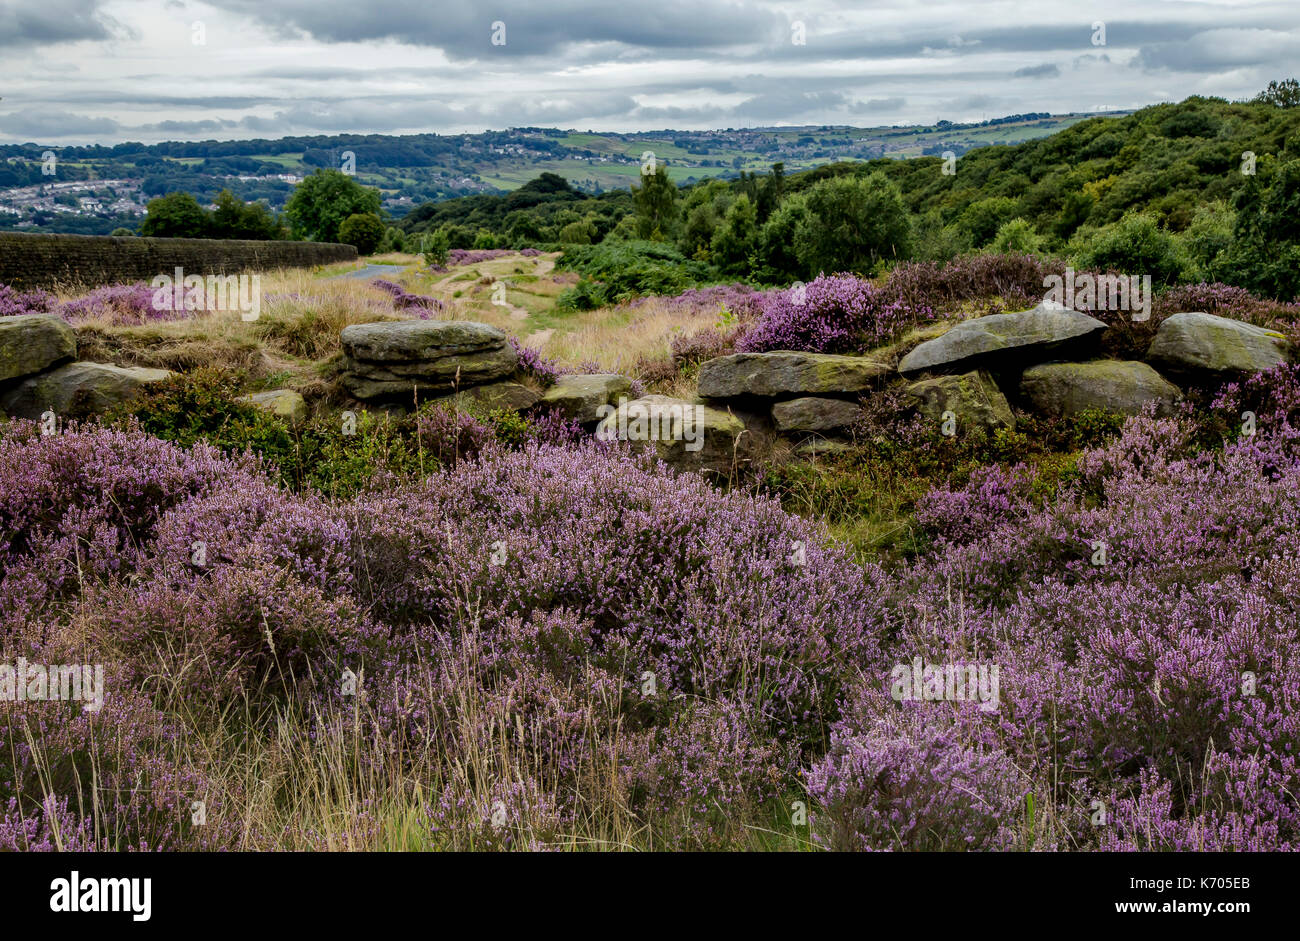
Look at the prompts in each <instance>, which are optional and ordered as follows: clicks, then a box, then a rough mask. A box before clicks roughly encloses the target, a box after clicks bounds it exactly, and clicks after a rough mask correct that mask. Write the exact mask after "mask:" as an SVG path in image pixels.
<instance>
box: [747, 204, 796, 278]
mask: <svg viewBox="0 0 1300 941" xmlns="http://www.w3.org/2000/svg"><path fill="white" fill-rule="evenodd" d="M807 218H808V200H807V199H805V198H804V196H803V195H802V194H799V195H796V196H791V197H789V198H788V199H786V200H784V201H783V202H782V203H781V205H780V206H778V207H777V209H776V211H775V212H774V213H772V215H771V217H770V218H769V219H768V220H767V224H766V225H764V226H763V229H762V231H761V232H760V233H759V237H758V259H759V270H758V271H757V272H756V276H757V277H758V279H759V280H760V281H763V282H766V283H777V284H779V283H782V282H786V281H789V280H791V279H793V278H803V277H807V276H808V272H807V271H806V270H805V269H804V266H803V265H802V263H801V262H800V261H799V256H798V255H796V254H795V250H794V237H795V232H796V231H797V230H798V228H799V226H800V225H801V224H802V223H803V222H804V221H805V220H806V219H807Z"/></svg>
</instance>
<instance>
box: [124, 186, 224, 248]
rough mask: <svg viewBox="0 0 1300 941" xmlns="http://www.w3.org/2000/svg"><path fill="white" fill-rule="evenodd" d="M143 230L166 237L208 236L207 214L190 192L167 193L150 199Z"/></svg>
mask: <svg viewBox="0 0 1300 941" xmlns="http://www.w3.org/2000/svg"><path fill="white" fill-rule="evenodd" d="M140 234H141V235H147V236H150V237H152V238H164V239H201V238H206V237H207V234H208V214H207V212H206V211H205V210H204V208H203V207H202V206H200V205H199V201H198V200H197V199H195V198H194V197H193V196H191V195H190V194H189V193H185V192H177V193H168V194H167V195H166V196H159V197H158V198H157V199H151V200H149V205H148V206H146V207H145V217H144V222H142V223H140Z"/></svg>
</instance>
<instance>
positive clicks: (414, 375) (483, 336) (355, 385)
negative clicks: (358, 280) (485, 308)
mask: <svg viewBox="0 0 1300 941" xmlns="http://www.w3.org/2000/svg"><path fill="white" fill-rule="evenodd" d="M339 342H340V343H341V345H342V346H343V353H344V356H345V365H346V370H347V371H346V372H345V374H344V376H343V385H344V387H345V388H347V390H348V391H349V392H351V393H352V394H353V395H354V396H356V397H357V398H359V399H379V398H400V397H408V396H411V395H412V394H413V393H415V392H435V393H440V394H445V393H447V392H451V391H453V390H455V389H457V388H464V387H468V386H475V385H483V384H486V383H489V382H494V381H496V380H498V379H505V378H507V377H509V376H510V375H511V373H513V372H514V370H515V366H516V365H517V363H518V359H519V357H518V354H517V353H515V350H514V348H513V347H512V346H511V345H510V344H509V343H508V342H507V340H506V335H505V334H504V333H502V332H501V331H500V330H498V329H497V328H496V327H493V326H489V325H488V324H485V323H473V322H470V321H463V320H446V321H443V320H401V321H395V322H384V323H363V324H352V325H351V326H347V327H344V328H343V331H342V332H341V333H340V334H339Z"/></svg>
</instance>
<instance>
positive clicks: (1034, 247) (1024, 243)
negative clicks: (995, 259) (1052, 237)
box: [993, 217, 1042, 254]
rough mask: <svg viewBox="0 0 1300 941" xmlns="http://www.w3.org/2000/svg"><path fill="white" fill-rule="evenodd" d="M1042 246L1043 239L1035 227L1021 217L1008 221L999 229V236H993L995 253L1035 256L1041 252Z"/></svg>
mask: <svg viewBox="0 0 1300 941" xmlns="http://www.w3.org/2000/svg"><path fill="white" fill-rule="evenodd" d="M1041 244H1042V239H1040V238H1039V236H1038V233H1037V232H1035V231H1034V227H1033V226H1032V225H1030V224H1029V223H1028V222H1027V221H1026V220H1024V219H1021V218H1019V217H1016V218H1015V219H1008V220H1007V221H1006V222H1004V223H1002V225H1001V226H999V227H998V233H997V235H995V236H993V251H995V252H1023V253H1026V254H1033V253H1034V252H1036V251H1038V250H1039V248H1040V246H1041Z"/></svg>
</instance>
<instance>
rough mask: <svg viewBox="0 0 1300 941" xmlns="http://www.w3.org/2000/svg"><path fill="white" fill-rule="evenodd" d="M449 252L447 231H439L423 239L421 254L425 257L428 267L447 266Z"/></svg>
mask: <svg viewBox="0 0 1300 941" xmlns="http://www.w3.org/2000/svg"><path fill="white" fill-rule="evenodd" d="M448 250H449V247H448V244H447V230H446V229H438V230H437V231H436V232H434V233H432V234H426V235H424V236H422V237H421V245H420V253H421V254H422V255H423V256H424V263H425V264H426V265H430V266H433V265H437V266H439V267H441V266H443V265H446V264H447V252H448Z"/></svg>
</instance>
